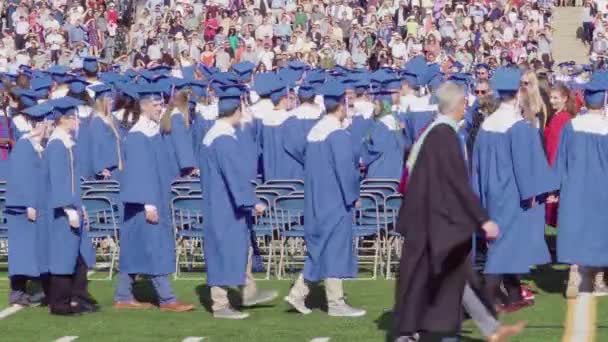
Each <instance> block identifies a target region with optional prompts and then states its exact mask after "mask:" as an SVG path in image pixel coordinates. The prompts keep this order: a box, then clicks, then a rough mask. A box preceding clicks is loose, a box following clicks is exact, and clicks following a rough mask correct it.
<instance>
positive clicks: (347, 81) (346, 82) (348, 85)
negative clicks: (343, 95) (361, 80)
mask: <svg viewBox="0 0 608 342" xmlns="http://www.w3.org/2000/svg"><path fill="white" fill-rule="evenodd" d="M340 82H341V83H342V85H343V86H344V88H345V89H347V90H354V89H355V84H357V80H356V79H354V78H349V77H346V78H343V79H342V80H341V81H340Z"/></svg>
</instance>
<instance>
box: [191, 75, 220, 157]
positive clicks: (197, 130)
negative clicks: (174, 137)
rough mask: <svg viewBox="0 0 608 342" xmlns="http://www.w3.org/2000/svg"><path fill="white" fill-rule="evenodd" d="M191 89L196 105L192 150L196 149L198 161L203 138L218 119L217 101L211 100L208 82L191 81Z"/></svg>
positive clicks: (193, 120)
mask: <svg viewBox="0 0 608 342" xmlns="http://www.w3.org/2000/svg"><path fill="white" fill-rule="evenodd" d="M190 88H191V89H192V96H191V101H192V102H193V105H194V111H193V113H194V118H193V119H192V148H193V149H194V154H195V160H198V152H199V149H200V145H201V142H202V141H203V137H204V136H205V134H207V131H209V129H210V128H211V126H213V123H214V122H215V119H217V103H216V102H215V100H211V98H210V94H209V91H208V88H209V87H208V84H207V83H206V82H202V81H191V82H190Z"/></svg>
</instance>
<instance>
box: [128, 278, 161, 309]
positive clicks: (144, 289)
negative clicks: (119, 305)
mask: <svg viewBox="0 0 608 342" xmlns="http://www.w3.org/2000/svg"><path fill="white" fill-rule="evenodd" d="M133 296H134V297H135V300H137V301H139V302H142V303H152V304H154V305H158V296H157V295H156V290H154V286H153V285H152V282H151V281H150V280H149V279H146V278H142V279H136V280H135V282H133Z"/></svg>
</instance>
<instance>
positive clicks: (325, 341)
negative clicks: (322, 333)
mask: <svg viewBox="0 0 608 342" xmlns="http://www.w3.org/2000/svg"><path fill="white" fill-rule="evenodd" d="M310 342H329V337H315V338H313V339H312V340H310Z"/></svg>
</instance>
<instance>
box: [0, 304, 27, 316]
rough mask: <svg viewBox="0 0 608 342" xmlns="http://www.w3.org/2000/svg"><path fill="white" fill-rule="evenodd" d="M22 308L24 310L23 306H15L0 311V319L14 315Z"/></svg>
mask: <svg viewBox="0 0 608 342" xmlns="http://www.w3.org/2000/svg"><path fill="white" fill-rule="evenodd" d="M23 308H24V307H23V306H21V305H17V304H15V305H12V306H9V307H8V308H6V309H4V310H2V311H0V319H5V318H6V317H8V316H10V315H14V314H16V313H17V312H19V311H21V310H23Z"/></svg>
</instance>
